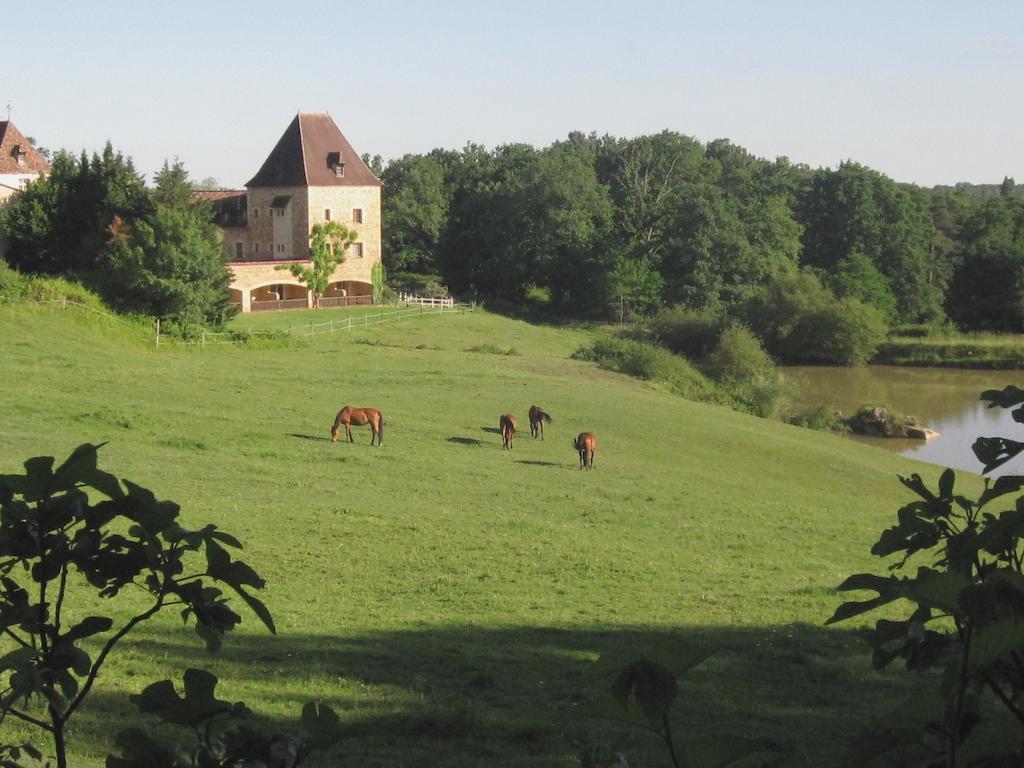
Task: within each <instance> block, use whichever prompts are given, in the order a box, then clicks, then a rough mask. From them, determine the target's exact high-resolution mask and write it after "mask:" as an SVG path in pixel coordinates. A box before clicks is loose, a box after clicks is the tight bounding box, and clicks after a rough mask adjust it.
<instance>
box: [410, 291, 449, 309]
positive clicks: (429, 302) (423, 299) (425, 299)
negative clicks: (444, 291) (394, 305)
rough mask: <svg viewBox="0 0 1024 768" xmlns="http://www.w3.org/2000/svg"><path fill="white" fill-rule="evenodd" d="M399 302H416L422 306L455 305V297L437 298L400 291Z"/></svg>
mask: <svg viewBox="0 0 1024 768" xmlns="http://www.w3.org/2000/svg"><path fill="white" fill-rule="evenodd" d="M398 303H399V304H415V305H418V306H421V307H454V306H455V299H453V298H452V297H451V296H449V297H448V298H445V299H435V298H434V297H433V296H417V295H416V294H414V293H399V294H398Z"/></svg>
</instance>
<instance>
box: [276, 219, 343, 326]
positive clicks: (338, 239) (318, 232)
mask: <svg viewBox="0 0 1024 768" xmlns="http://www.w3.org/2000/svg"><path fill="white" fill-rule="evenodd" d="M357 236H358V235H357V233H356V231H355V230H352V229H349V228H348V227H346V226H345V225H344V224H342V223H341V222H338V221H325V222H322V223H319V224H314V225H313V229H312V231H311V232H310V237H309V240H310V242H309V255H310V261H311V262H312V263H311V264H310V265H309V266H306V265H305V264H297V263H296V264H278V265H277V267H276V269H287V270H288V271H290V272H291V273H292V274H293V275H294V276H295V277H297V278H299V280H301V281H302V282H304V283H305V284H306V285H307V286H308V287H309V290H311V291H312V292H313V306H314V307H319V306H320V297H321V296H323V295H324V293H326V292H327V289H328V287H330V285H331V278H332V277H334V271H335V270H336V269H337V267H338V265H339V264H341V262H342V261H344V260H345V251H346V250H347V249H348V247H349V246H350V245H352V243H354V242H355V241H356V237H357Z"/></svg>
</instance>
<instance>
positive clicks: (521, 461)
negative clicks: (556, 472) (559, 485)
mask: <svg viewBox="0 0 1024 768" xmlns="http://www.w3.org/2000/svg"><path fill="white" fill-rule="evenodd" d="M516 464H529V465H531V466H534V467H571V466H572V465H571V464H563V463H561V462H558V461H528V460H526V459H516Z"/></svg>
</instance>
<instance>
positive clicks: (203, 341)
mask: <svg viewBox="0 0 1024 768" xmlns="http://www.w3.org/2000/svg"><path fill="white" fill-rule="evenodd" d="M202 345H203V346H204V347H205V346H206V329H205V328H203V338H202Z"/></svg>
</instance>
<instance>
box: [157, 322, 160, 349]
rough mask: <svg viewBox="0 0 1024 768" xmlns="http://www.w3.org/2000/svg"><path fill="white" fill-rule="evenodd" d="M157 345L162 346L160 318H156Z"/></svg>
mask: <svg viewBox="0 0 1024 768" xmlns="http://www.w3.org/2000/svg"><path fill="white" fill-rule="evenodd" d="M156 346H157V348H159V347H160V318H159V317H158V318H157V319H156Z"/></svg>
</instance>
